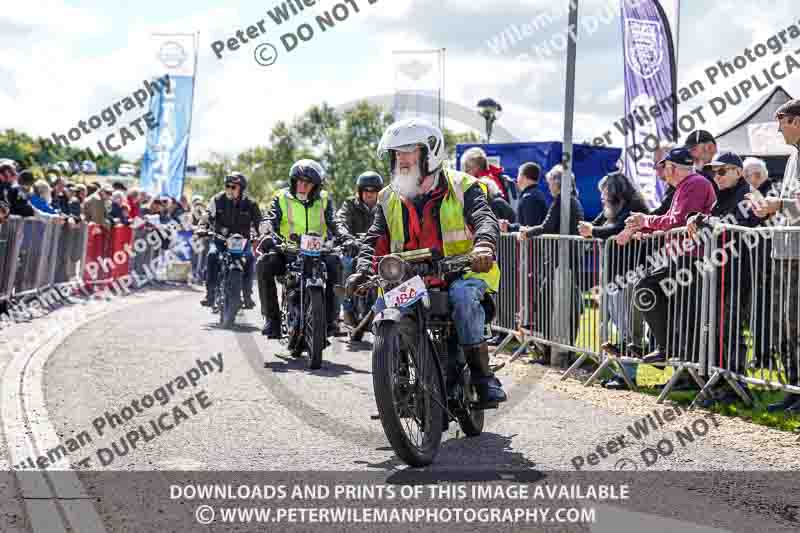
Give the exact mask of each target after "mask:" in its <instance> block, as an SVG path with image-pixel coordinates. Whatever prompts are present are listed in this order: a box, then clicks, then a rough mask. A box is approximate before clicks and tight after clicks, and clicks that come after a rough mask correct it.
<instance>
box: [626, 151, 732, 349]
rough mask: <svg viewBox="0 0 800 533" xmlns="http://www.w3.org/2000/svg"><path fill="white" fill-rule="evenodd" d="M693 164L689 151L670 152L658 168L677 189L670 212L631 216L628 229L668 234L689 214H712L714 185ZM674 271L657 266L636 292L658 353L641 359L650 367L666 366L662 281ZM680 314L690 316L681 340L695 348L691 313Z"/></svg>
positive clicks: (686, 259) (684, 262) (682, 261)
mask: <svg viewBox="0 0 800 533" xmlns="http://www.w3.org/2000/svg"><path fill="white" fill-rule="evenodd" d="M693 164H694V162H693V160H692V155H691V153H689V150H688V149H687V148H685V147H680V148H674V149H672V150H670V151H669V153H668V154H667V156H666V157H665V158H664V159H662V160H661V161H659V162H658V165H664V167H663V170H664V180H665V181H666V182H667V183H668V184H670V185H671V186H673V187H675V194H674V196H673V198H672V204H671V205H670V208H669V210H668V211H667V212H666V214H664V215H646V214H644V213H632V214H631V215H630V216H629V217H628V220H627V221H626V224H625V227H626V228H625V229H626V230H628V231H639V232H643V233H650V232H653V231H668V230H671V229H673V228H679V227H682V226H685V225H686V220H687V219H688V218H689V216H690V215H693V214H695V213H702V214H704V215H708V214H710V213H711V208H712V207H713V205H714V202H716V199H717V198H716V194H715V193H714V186H713V185H711V182H709V181H708V180H707V179H706V178H705V177H704V176H703V175H701V174H698V173H697V172H696V171H695V170H694V168H693ZM693 253H696V249H695V250H694V251H693V252H688V251H687V255H681V256H680V257H679V260H678V262H677V263H678V264H677V267H678V269H681V268H689V269H691V268H692V261H691V260H692V259H696V258H694V257H691V256H690V254H693ZM673 268H674V267H673ZM671 272H674V271H671V270H670V265H669V262H667V264H660V265H657V266H656V268H654V269H653V270H652V271H651V272H650V273H649V275H648V276H646V277H645V278H644V279H642V280H641V281H640V282H639V283H637V285H636V288H635V289H634V305H636V306H637V308H638V309H639V310H641V311H642V314H643V315H644V318H645V320H646V321H647V324H648V325H649V326H650V330H651V331H652V332H653V335H654V336H655V340H656V349H655V351H653V352H651V353H650V354H649V355H647V356H645V357H644V358H643V359H642V360H643V361H644V362H645V363H647V364H653V363H663V362H665V361H666V359H667V356H666V352H665V350H666V348H667V335H668V324H667V305H668V295H667V294H666V293H665V292H664V290H663V288H662V286H661V282H662V281H663V280H665V279H667V278H668V277H669V275H670V273H671ZM684 289H686V287H683V288H682V290H681V291H679V292H683V290H684ZM688 300H689V299H688V298H680V299H679V302H681V303H688V304H691V302H689V301H688ZM689 307H691V305H689ZM679 311H681V312H686V313H688V315H685V316H684V317H682V318H681V319H680V320H681V322H682V323H681V324H680V327H682V328H685V334H684V335H681V336H680V337H681V338H682V339H687V340H688V341H689V349H692V342H693V338H694V335H693V334H692V331H690V330H692V327H691V326H692V324H691V321H692V318H691V317H692V310H691V309H683V308H682V309H680V310H679ZM672 320H673V322H675V321H676V320H678V317H675V316H673V317H672ZM683 348H684V346H681V347H676V346H670V349H671V350H675V349H679V350H680V349H683ZM673 355H675V356H677V355H679V354H678V353H674V354H673ZM686 355H689V354H686Z"/></svg>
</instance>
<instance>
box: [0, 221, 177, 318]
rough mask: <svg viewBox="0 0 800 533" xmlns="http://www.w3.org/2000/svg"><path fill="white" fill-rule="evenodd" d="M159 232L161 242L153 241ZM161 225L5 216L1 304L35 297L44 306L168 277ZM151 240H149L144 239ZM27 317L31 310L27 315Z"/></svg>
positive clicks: (0, 241)
mask: <svg viewBox="0 0 800 533" xmlns="http://www.w3.org/2000/svg"><path fill="white" fill-rule="evenodd" d="M155 233H158V234H159V235H161V236H162V239H154V238H153V237H152V235H153V234H155ZM169 234H170V232H169V230H168V229H167V228H164V227H160V226H154V225H152V224H144V225H142V226H139V227H137V228H132V227H128V226H121V225H118V226H115V227H114V228H112V229H111V230H108V229H106V228H104V227H102V226H99V225H97V224H86V223H80V224H68V223H66V222H64V221H62V220H61V219H58V220H56V219H47V220H42V219H38V218H21V217H17V216H11V217H9V218H8V219H7V220H6V221H5V222H3V223H2V224H0V303H2V302H12V301H16V300H19V301H24V300H26V299H33V298H36V299H38V300H39V301H40V302H41V303H42V304H43V307H52V306H53V305H54V304H56V303H58V302H59V301H68V296H69V295H70V294H72V291H74V290H78V289H81V290H83V292H84V293H85V294H86V295H88V292H86V291H87V289H88V290H97V289H105V288H108V287H113V284H114V282H116V281H117V280H119V279H121V278H124V277H128V276H130V277H132V278H133V286H135V287H141V286H144V285H145V284H147V283H150V282H151V281H158V280H159V279H165V278H166V268H165V266H166V265H165V262H164V261H163V260H162V261H159V258H161V259H163V254H164V253H165V252H166V251H167V250H168V249H169V244H170V241H171V239H166V237H167V236H168V235H169ZM148 236H150V239H148ZM28 315H30V312H28Z"/></svg>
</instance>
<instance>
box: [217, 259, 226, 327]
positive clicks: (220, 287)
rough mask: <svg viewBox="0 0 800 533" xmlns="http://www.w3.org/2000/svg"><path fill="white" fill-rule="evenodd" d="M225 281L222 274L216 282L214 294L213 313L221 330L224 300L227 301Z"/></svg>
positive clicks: (223, 324) (224, 276)
mask: <svg viewBox="0 0 800 533" xmlns="http://www.w3.org/2000/svg"><path fill="white" fill-rule="evenodd" d="M226 280H227V276H226V275H225V273H222V275H220V279H219V280H217V290H216V293H215V294H214V299H215V303H216V311H215V313H217V314H218V315H219V326H220V327H223V328H224V327H225V312H224V310H225V300H227V297H226V296H225V284H226V283H227V281H226Z"/></svg>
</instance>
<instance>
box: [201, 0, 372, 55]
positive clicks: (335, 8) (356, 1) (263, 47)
mask: <svg viewBox="0 0 800 533" xmlns="http://www.w3.org/2000/svg"><path fill="white" fill-rule="evenodd" d="M377 3H378V0H366V1H365V0H342V1H340V2H336V3H335V4H334V3H333V2H332V1H330V0H327V1H326V0H286V1H284V2H281V3H280V4H276V5H275V6H274V7H272V8H271V9H268V10H267V15H268V19H271V21H272V24H273V25H274V29H278V28H279V27H281V26H282V25H283V24H287V25H288V23H289V22H290V21H291V20H293V19H294V18H295V17H298V16H303V15H314V14H315V13H316V16H314V20H313V22H314V24H313V25H312V24H309V23H307V22H304V23H302V24H299V25H298V26H297V27H296V28H294V29H288V28H287V27H286V26H283V29H284V30H287V29H288V31H285V32H284V33H282V34H281V35H280V36H278V39H279V40H280V43H281V45H282V47H283V51H284V52H285V53H289V52H292V51H294V50H296V49H297V48H298V46H300V44H301V43H307V42H309V41H311V40H312V39H313V38H314V36H315V35H317V33H316V32H317V30H315V29H314V27H315V26H316V27H317V29H318V30H319V32H321V33H325V32H327V31H328V30H330V29H331V28H334V27H336V26H337V25H338V24H341V23H343V22H345V21H346V20H348V19H349V18H351V17H352V15H355V14H359V13H361V12H362V11H363V7H364V6H365V5H366V6H370V5H373V4H377ZM323 4H328V5H330V9H323ZM331 4H332V5H331ZM268 19H267V18H261V19H260V20H257V21H255V22H254V23H253V24H250V25H248V26H247V27H246V28H244V29H240V30H237V31H236V32H235V36H231V37H227V38H225V39H219V40H216V41H213V42H212V43H211V51H212V52H214V55H215V56H216V57H217V59H222V56H223V52H225V51H226V50H227V52H234V51H236V50H239V49H240V48H241V46H242V45H243V44H248V43H250V42H251V41H255V40H256V39H258V38H259V37H262V36H264V35H266V34H267V33H268V28H267V25H268V24H269V23H270V22H269V20H268ZM253 56H254V58H255V61H256V63H258V64H259V65H261V66H264V67H266V66H269V65H272V64H273V63H275V61H276V60H277V57H278V47H276V46H275V45H274V44H273V43H271V42H261V43H259V44H258V45H257V46H256V47H255V49H254V51H253Z"/></svg>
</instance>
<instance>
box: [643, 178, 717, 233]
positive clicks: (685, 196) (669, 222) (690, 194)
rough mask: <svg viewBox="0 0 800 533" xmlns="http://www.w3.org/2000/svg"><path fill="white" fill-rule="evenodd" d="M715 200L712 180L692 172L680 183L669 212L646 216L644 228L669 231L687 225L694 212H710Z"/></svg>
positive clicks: (706, 213)
mask: <svg viewBox="0 0 800 533" xmlns="http://www.w3.org/2000/svg"><path fill="white" fill-rule="evenodd" d="M715 201H716V194H715V193H714V186H713V185H711V182H710V181H708V180H707V179H706V178H705V177H704V176H701V175H700V174H691V175H689V176H688V177H687V178H686V179H685V180H683V181H682V182H681V183H680V184H678V188H677V189H676V190H675V195H674V196H673V197H672V204H670V207H669V210H668V211H667V213H666V214H664V215H648V216H646V217H645V219H644V229H645V230H649V231H659V230H661V231H667V230H670V229H672V228H678V227H681V226H685V225H686V219H687V218H689V215H691V214H693V213H703V214H704V215H708V214H710V213H711V208H712V207H713V206H714V202H715Z"/></svg>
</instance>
